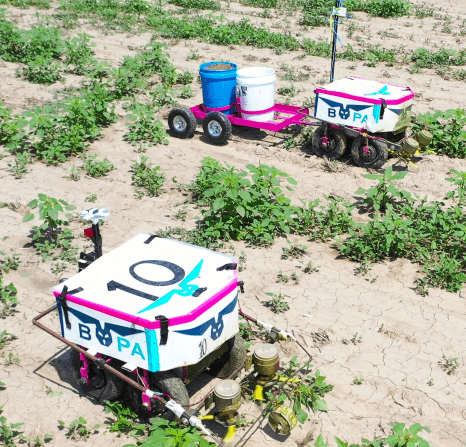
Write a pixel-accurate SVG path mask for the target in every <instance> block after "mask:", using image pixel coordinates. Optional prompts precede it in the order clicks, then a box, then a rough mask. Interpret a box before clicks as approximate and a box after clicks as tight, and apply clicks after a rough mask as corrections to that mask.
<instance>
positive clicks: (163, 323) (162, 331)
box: [155, 315, 168, 345]
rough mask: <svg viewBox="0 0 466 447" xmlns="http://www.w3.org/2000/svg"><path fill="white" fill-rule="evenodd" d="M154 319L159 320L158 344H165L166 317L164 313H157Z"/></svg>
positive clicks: (166, 331)
mask: <svg viewBox="0 0 466 447" xmlns="http://www.w3.org/2000/svg"><path fill="white" fill-rule="evenodd" d="M155 320H160V344H161V345H166V344H167V340H168V318H167V317H166V316H164V315H157V316H156V317H155Z"/></svg>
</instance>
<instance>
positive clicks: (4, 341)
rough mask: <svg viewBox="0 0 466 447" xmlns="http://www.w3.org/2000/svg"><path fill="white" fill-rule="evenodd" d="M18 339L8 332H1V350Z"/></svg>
mask: <svg viewBox="0 0 466 447" xmlns="http://www.w3.org/2000/svg"><path fill="white" fill-rule="evenodd" d="M17 338H18V337H17V336H16V335H13V334H10V333H9V332H7V331H6V330H4V331H2V332H0V350H1V349H3V348H4V347H5V346H6V345H8V344H10V343H11V342H12V341H13V340H16V339H17Z"/></svg>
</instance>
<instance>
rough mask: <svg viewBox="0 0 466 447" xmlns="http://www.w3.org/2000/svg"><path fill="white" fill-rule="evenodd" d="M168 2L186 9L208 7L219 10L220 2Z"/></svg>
mask: <svg viewBox="0 0 466 447" xmlns="http://www.w3.org/2000/svg"><path fill="white" fill-rule="evenodd" d="M169 3H171V4H172V5H176V6H181V7H182V8H186V9H208V10H210V11H220V9H221V6H220V2H218V1H215V0H169Z"/></svg>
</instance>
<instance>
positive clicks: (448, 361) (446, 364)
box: [438, 355, 460, 376]
mask: <svg viewBox="0 0 466 447" xmlns="http://www.w3.org/2000/svg"><path fill="white" fill-rule="evenodd" d="M438 363H439V365H440V367H441V368H442V369H443V370H444V371H445V372H446V373H447V374H448V375H449V376H450V375H452V374H455V372H456V370H457V369H458V368H459V366H460V364H459V362H458V359H457V358H453V357H450V358H448V357H447V356H446V355H442V360H440V361H439V362H438Z"/></svg>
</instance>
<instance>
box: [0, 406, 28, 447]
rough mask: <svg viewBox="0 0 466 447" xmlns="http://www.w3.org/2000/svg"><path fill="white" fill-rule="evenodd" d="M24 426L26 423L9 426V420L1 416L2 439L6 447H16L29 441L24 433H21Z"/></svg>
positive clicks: (0, 431) (1, 408) (0, 432)
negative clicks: (17, 443)
mask: <svg viewBox="0 0 466 447" xmlns="http://www.w3.org/2000/svg"><path fill="white" fill-rule="evenodd" d="M2 412H3V407H0V413H2ZM22 425H24V422H19V423H16V424H11V423H10V424H7V418H6V417H5V416H0V439H1V440H2V445H4V446H5V447H16V442H21V443H22V442H23V441H27V439H26V437H25V436H24V435H23V433H22V432H20V431H19V428H20V427H21V426H22Z"/></svg>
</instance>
